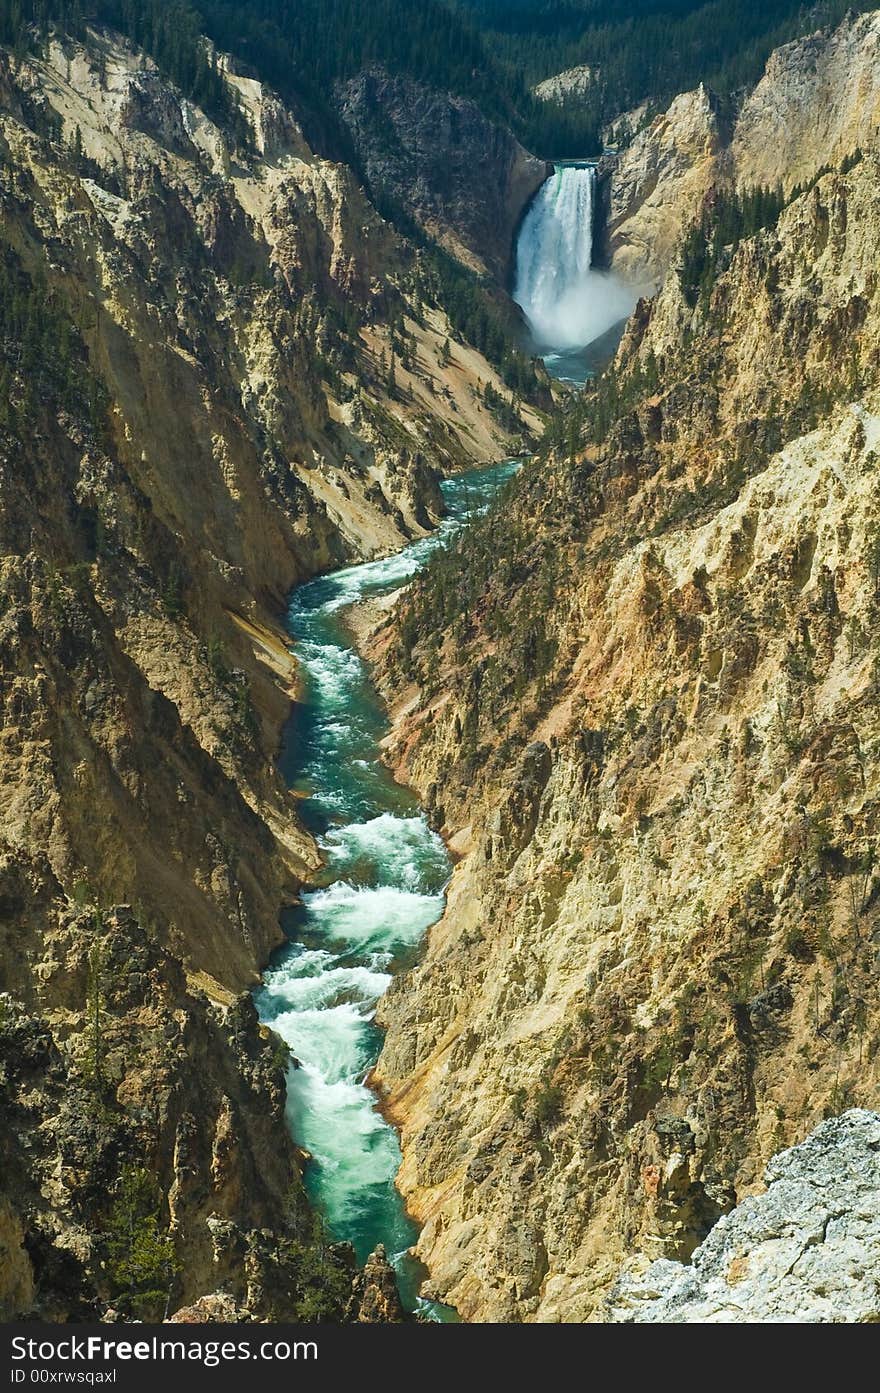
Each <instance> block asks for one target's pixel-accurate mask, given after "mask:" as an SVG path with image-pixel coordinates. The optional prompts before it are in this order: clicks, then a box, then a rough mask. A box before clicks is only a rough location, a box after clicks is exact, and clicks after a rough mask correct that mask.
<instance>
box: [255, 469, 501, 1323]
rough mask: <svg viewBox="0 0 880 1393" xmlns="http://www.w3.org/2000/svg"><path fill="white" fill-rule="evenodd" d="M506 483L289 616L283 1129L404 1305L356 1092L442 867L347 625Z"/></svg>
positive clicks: (328, 584) (394, 1152)
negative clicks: (296, 839)
mask: <svg viewBox="0 0 880 1393" xmlns="http://www.w3.org/2000/svg"><path fill="white" fill-rule="evenodd" d="M515 469H516V464H515V463H514V462H511V461H506V462H505V463H503V464H500V465H495V466H492V467H491V468H487V469H483V470H479V471H473V472H471V473H469V474H467V475H463V476H460V477H459V478H456V479H450V480H447V481H446V482H445V483H444V484H443V485H442V488H443V493H444V497H445V502H446V508H447V515H446V517H445V518H444V521H443V523H442V524H441V526H440V527H439V528H438V529H437V531H436V532H434V533H433V534H432V535H431V536H430V537H426V538H423V539H422V540H420V541H418V542H415V543H414V544H413V545H412V546H409V547H406V548H405V549H404V550H403V551H401V552H398V553H397V554H396V555H395V556H392V557H389V558H388V559H386V560H382V561H373V562H369V563H367V564H365V565H361V566H352V567H348V568H347V569H345V570H342V571H337V572H336V573H334V574H333V575H330V576H323V577H319V578H318V579H317V580H313V581H310V582H309V583H308V584H307V585H303V586H300V587H299V588H298V589H297V590H296V591H295V592H294V594H293V596H292V599H291V602H290V607H289V612H288V627H289V631H290V634H291V636H292V638H293V640H294V643H295V650H296V655H297V659H298V661H299V664H300V669H301V674H302V682H303V692H302V697H301V700H300V701H299V702H298V703H297V705H296V707H295V709H294V712H293V716H292V718H291V722H290V725H289V727H288V731H287V736H286V741H285V748H284V751H283V754H282V761H281V763H282V769H283V771H284V773H285V775H286V777H287V780H288V783H289V784H290V786H291V787H292V788H294V789H295V790H297V791H298V792H299V793H300V794H301V795H303V797H302V801H301V803H300V811H301V815H302V817H303V819H304V821H305V823H306V825H307V826H308V827H309V828H310V829H311V830H312V831H313V832H314V834H315V835H316V837H317V838H318V842H319V845H320V847H321V849H322V852H323V854H324V858H325V862H326V869H325V872H324V875H323V877H322V880H323V882H325V883H322V884H320V885H319V886H318V887H317V888H315V889H313V890H311V891H309V892H308V893H307V894H305V895H304V896H303V902H302V905H301V906H300V907H298V908H297V909H296V910H295V911H292V912H291V913H290V914H289V915H288V916H287V918H286V919H285V925H284V927H285V930H286V933H287V935H288V938H289V942H288V943H287V945H286V946H285V947H284V948H283V949H281V950H280V951H279V952H278V953H277V954H276V955H275V957H274V959H273V961H272V963H271V965H270V967H269V968H268V969H267V971H266V973H265V975H264V978H263V985H262V987H261V989H260V990H259V992H258V993H257V995H256V1002H257V1008H258V1010H259V1013H260V1016H261V1019H262V1020H263V1021H265V1022H266V1023H267V1024H268V1025H270V1026H271V1027H272V1029H273V1030H275V1031H277V1033H278V1034H279V1035H281V1036H282V1038H283V1039H284V1040H285V1041H286V1042H287V1044H288V1045H289V1046H290V1050H291V1053H292V1056H293V1060H292V1062H291V1067H290V1069H289V1072H288V1121H289V1125H290V1128H291V1131H292V1133H293V1136H294V1137H295V1138H296V1140H297V1141H298V1142H299V1143H300V1144H301V1145H303V1146H304V1147H306V1149H307V1150H308V1151H309V1152H310V1153H311V1155H312V1157H313V1160H312V1162H311V1163H310V1165H309V1167H308V1169H307V1173H306V1183H307V1186H308V1189H309V1193H310V1195H311V1197H312V1199H313V1201H314V1203H315V1204H316V1206H317V1207H318V1209H319V1210H320V1211H321V1213H322V1214H323V1215H324V1217H325V1219H326V1222H327V1226H328V1229H329V1231H330V1234H331V1235H332V1237H333V1238H335V1239H339V1240H348V1241H350V1242H351V1243H352V1244H353V1245H354V1248H355V1251H356V1253H357V1255H358V1259H359V1260H360V1261H363V1260H364V1258H366V1257H367V1255H368V1254H369V1253H370V1252H371V1251H372V1249H373V1248H374V1247H375V1246H376V1244H377V1243H383V1244H384V1245H385V1247H386V1250H387V1251H388V1253H389V1255H391V1257H392V1261H394V1263H395V1266H396V1267H397V1269H398V1276H399V1280H400V1285H401V1292H402V1295H403V1296H404V1299H405V1301H407V1303H408V1304H409V1305H411V1306H412V1305H415V1304H417V1301H416V1296H415V1285H416V1284H415V1275H414V1273H413V1271H412V1268H411V1265H409V1264H408V1263H407V1258H406V1254H407V1250H408V1249H409V1248H410V1247H411V1245H412V1244H413V1242H414V1241H415V1238H416V1236H417V1231H416V1229H415V1226H414V1224H413V1223H412V1221H411V1220H410V1219H409V1217H408V1216H407V1214H406V1211H405V1209H404V1207H403V1203H402V1201H401V1198H400V1195H399V1193H398V1191H397V1189H396V1188H395V1185H394V1178H395V1176H396V1174H397V1170H398V1167H399V1165H400V1150H399V1146H398V1142H397V1135H396V1133H395V1131H394V1130H393V1128H392V1127H390V1126H389V1125H388V1124H387V1123H386V1122H385V1120H384V1119H383V1117H382V1116H381V1114H380V1112H379V1111H378V1109H377V1107H376V1100H375V1097H374V1095H373V1094H372V1093H371V1091H370V1090H369V1088H368V1087H367V1086H366V1083H365V1078H366V1075H367V1074H368V1072H369V1070H370V1068H371V1067H372V1065H373V1064H374V1063H375V1061H376V1059H377V1057H378V1053H379V1048H380V1045H381V1037H380V1034H379V1031H378V1029H377V1028H376V1026H375V1024H374V1016H375V1009H376V1003H377V1001H378V999H379V997H380V996H381V995H382V994H383V992H384V991H385V990H386V988H387V987H388V985H389V983H390V981H391V977H392V973H393V972H394V970H395V969H396V968H397V967H398V966H400V965H404V964H406V963H407V962H408V961H411V960H412V957H413V954H414V952H415V950H416V949H417V947H418V944H419V943H420V941H421V939H422V937H423V936H424V933H425V931H426V929H428V928H429V926H430V925H431V924H433V923H434V922H435V921H436V920H437V919H438V918H439V917H440V915H441V914H442V912H443V904H444V894H443V892H444V887H445V884H446V881H447V879H448V877H449V872H450V866H449V861H448V858H447V855H446V850H445V848H444V846H443V843H442V841H441V840H440V838H439V837H438V836H437V835H436V834H435V833H433V832H432V831H431V829H430V828H429V827H428V824H427V821H426V820H425V817H424V815H423V814H422V812H421V810H420V809H419V807H418V804H417V802H416V800H415V798H414V797H413V795H412V794H411V793H409V792H408V791H407V790H405V789H402V788H400V787H399V786H398V785H397V784H395V782H394V781H393V779H392V778H391V776H390V774H389V773H388V771H387V770H386V769H385V767H384V766H383V765H382V763H381V761H380V759H379V742H380V740H381V739H382V737H383V735H384V734H385V731H386V723H385V716H384V712H383V710H382V707H381V704H380V702H379V700H378V697H377V696H376V694H375V692H374V690H373V688H372V686H371V683H370V680H369V676H368V674H367V671H366V669H365V667H364V664H363V663H362V662H361V660H360V658H359V657H358V655H357V653H356V652H355V651H354V649H353V648H352V645H351V641H350V639H349V637H348V635H347V632H346V629H345V626H344V622H343V618H342V615H341V611H342V610H344V609H345V608H347V607H348V606H350V605H352V604H354V603H356V602H357V601H359V600H363V599H365V598H367V597H368V596H374V595H382V594H386V593H388V592H389V591H391V590H394V589H396V588H397V587H398V586H400V585H401V584H402V583H404V582H405V581H406V580H408V579H409V578H410V577H411V576H413V575H414V574H415V573H416V571H418V570H419V569H420V568H421V567H422V566H423V565H424V563H425V561H426V560H427V559H428V557H429V556H430V554H431V552H432V551H433V550H434V549H435V548H436V547H437V546H439V545H441V544H442V543H443V542H444V541H445V540H447V539H448V538H449V536H450V535H451V533H452V532H454V531H455V530H456V529H457V528H459V527H460V526H461V525H462V524H463V522H465V521H466V520H467V518H468V516H470V515H472V514H473V513H475V512H479V511H482V510H483V509H484V508H485V507H486V506H488V502H489V500H490V499H491V497H492V496H493V495H494V493H495V492H496V491H497V489H498V488H499V487H500V486H501V484H503V483H504V482H505V481H506V480H507V479H508V478H510V476H511V475H512V474H513V472H514V471H515ZM428 1313H429V1314H431V1312H430V1311H429V1312H428ZM435 1314H436V1312H435Z"/></svg>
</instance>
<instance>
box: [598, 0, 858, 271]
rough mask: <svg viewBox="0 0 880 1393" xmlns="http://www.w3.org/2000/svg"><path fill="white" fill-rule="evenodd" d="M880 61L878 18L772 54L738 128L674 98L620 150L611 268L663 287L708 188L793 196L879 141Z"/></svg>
mask: <svg viewBox="0 0 880 1393" xmlns="http://www.w3.org/2000/svg"><path fill="white" fill-rule="evenodd" d="M878 55H880V14H877V13H874V14H868V15H860V16H850V17H848V18H847V19H845V20H844V21H843V22H842V23H841V25H840V26H839V27H838V28H837V29H835V30H821V31H819V32H817V33H815V34H812V35H810V36H808V37H807V38H804V39H798V40H796V41H795V42H794V43H791V44H787V45H785V46H784V47H783V48H780V49H778V50H777V51H776V52H775V53H773V54H772V55H771V57H770V58H769V60H768V62H767V67H766V70H765V72H764V75H763V77H762V78H761V80H760V82H759V83H758V84H757V86H756V87H755V89H754V91H753V92H751V93H750V95H749V96H748V97H747V98H746V100H745V102H744V103H743V106H742V108H741V110H740V112H739V114H738V116H737V118H736V121H735V124H734V126H733V129H732V131H730V130H726V129H724V128H723V123H719V118H718V116H717V114H716V111H715V104H714V102H713V99H712V98H711V96H710V95H709V94H708V93H707V92H706V90H705V89H704V88H702V87H700V88H698V89H697V91H695V92H688V93H685V94H683V95H681V96H678V97H676V98H675V100H674V101H673V102H672V104H671V105H670V107H669V109H668V110H667V111H666V112H664V113H663V114H662V115H659V116H657V117H655V119H654V120H653V121H652V122H650V124H649V125H647V126H646V127H645V128H644V129H642V130H640V131H639V133H638V134H636V135H635V136H634V137H633V138H632V139H631V140H629V141H628V142H627V143H626V144H625V145H624V147H623V149H622V150H621V153H620V156H619V160H618V166H617V169H616V171H615V172H614V173H613V175H612V177H611V180H610V184H609V186H608V193H607V194H606V210H605V211H606V217H607V240H606V246H605V249H604V251H605V256H606V258H607V259H608V260H609V261H610V264H611V265H612V266H613V268H614V270H615V271H617V272H618V273H619V274H620V275H622V276H624V277H625V278H626V279H628V280H631V281H632V282H634V283H635V284H639V285H643V284H651V283H653V284H654V285H657V284H659V282H660V281H662V279H663V277H664V275H665V273H666V270H667V268H668V267H669V265H670V263H671V261H672V259H673V257H674V255H675V252H676V250H677V248H678V245H679V243H680V241H681V237H682V233H683V232H684V230H685V229H686V228H688V227H689V226H690V225H692V223H693V222H694V221H696V219H697V218H698V217H699V215H700V213H701V211H702V208H703V205H704V202H705V200H706V198H707V197H708V196H710V194H711V191H712V189H713V188H715V187H719V186H720V187H730V186H732V185H736V186H738V187H740V188H742V189H754V188H760V187H767V188H776V187H777V186H781V187H782V188H784V189H785V190H786V192H790V191H791V190H792V189H793V188H794V187H795V186H796V185H798V184H801V185H803V184H806V183H807V182H808V181H809V180H811V179H813V178H814V177H815V176H816V174H817V173H818V171H819V170H821V169H824V168H836V167H837V166H838V165H839V164H840V163H841V161H842V160H843V159H844V158H845V157H846V156H847V155H851V154H852V152H853V151H854V150H856V149H857V148H859V147H863V148H865V149H870V148H871V147H872V146H873V145H875V144H876V132H877V127H878V121H880V76H878V74H880V61H878ZM623 124H624V122H623V121H621V122H620V123H619V125H621V126H623ZM637 124H638V123H637Z"/></svg>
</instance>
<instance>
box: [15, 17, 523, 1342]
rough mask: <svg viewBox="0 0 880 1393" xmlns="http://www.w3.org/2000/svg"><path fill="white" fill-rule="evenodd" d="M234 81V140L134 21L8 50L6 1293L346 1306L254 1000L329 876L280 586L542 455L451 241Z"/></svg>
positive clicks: (52, 1299) (29, 1306) (426, 517)
mask: <svg viewBox="0 0 880 1393" xmlns="http://www.w3.org/2000/svg"><path fill="white" fill-rule="evenodd" d="M223 71H225V73H226V80H227V82H228V84H229V85H230V87H231V88H232V89H234V91H235V92H236V93H237V98H238V102H239V105H240V120H239V122H238V124H237V125H236V126H234V127H233V126H230V127H228V128H227V127H226V126H224V125H222V124H221V125H218V124H216V123H215V122H214V121H213V120H212V119H210V118H209V117H208V115H206V113H205V112H204V111H202V110H201V109H199V108H198V107H197V106H195V105H193V103H192V102H190V101H187V100H186V99H184V98H183V97H182V96H181V95H180V93H179V92H177V91H176V90H175V89H174V88H173V87H172V86H170V85H169V84H168V83H167V82H166V81H165V80H164V79H163V78H162V77H161V75H160V74H159V72H158V71H157V70H156V68H155V67H154V66H153V64H152V63H151V61H150V60H148V59H147V58H146V57H145V56H144V55H143V54H141V53H139V52H137V51H134V50H132V49H131V48H130V47H128V46H127V45H126V44H125V43H123V42H122V41H121V40H118V39H116V38H115V37H114V36H112V35H110V34H92V35H91V37H90V38H89V40H88V42H87V43H85V44H83V43H73V42H67V41H62V40H61V39H60V38H58V37H55V38H53V39H52V40H51V42H50V43H49V45H48V47H47V50H46V52H45V54H43V55H42V56H39V55H36V56H31V57H13V56H12V55H11V54H10V53H7V52H0V99H2V109H0V150H2V161H0V207H2V238H0V242H2V245H0V262H2V265H0V302H2V305H0V308H2V316H3V319H2V325H3V329H2V343H0V348H2V354H0V358H2V361H0V376H2V404H0V417H2V419H0V470H2V509H0V676H2V681H0V703H2V731H3V734H2V740H3V747H2V758H0V993H2V995H0V1039H2V1044H3V1058H4V1063H5V1070H6V1072H5V1074H4V1075H3V1085H2V1087H3V1093H2V1106H3V1109H4V1126H3V1140H2V1143H0V1146H2V1161H0V1169H2V1173H3V1182H4V1184H3V1208H2V1215H3V1219H2V1238H0V1242H2V1245H3V1261H2V1262H0V1310H2V1312H3V1314H4V1315H8V1314H11V1313H15V1312H19V1313H27V1312H34V1311H35V1312H39V1313H42V1314H44V1315H54V1316H56V1317H58V1318H63V1317H65V1316H66V1315H76V1316H79V1317H82V1316H84V1315H92V1316H95V1315H98V1314H100V1313H101V1312H102V1311H103V1310H104V1309H105V1308H106V1307H107V1305H108V1303H113V1302H117V1303H118V1302H122V1307H123V1310H124V1311H127V1312H128V1314H132V1306H131V1301H132V1300H133V1299H135V1297H133V1296H132V1293H135V1295H136V1300H137V1301H138V1302H140V1303H141V1305H140V1306H138V1307H136V1310H137V1311H141V1312H142V1313H143V1312H147V1313H152V1314H154V1315H155V1314H157V1313H158V1314H161V1313H162V1310H163V1309H165V1307H166V1305H167V1306H168V1307H169V1308H170V1309H173V1308H174V1306H175V1305H177V1304H180V1303H181V1302H193V1301H197V1300H198V1299H200V1298H201V1297H202V1296H204V1295H206V1294H207V1293H210V1292H211V1291H212V1290H213V1288H214V1286H215V1285H217V1284H220V1285H221V1286H223V1288H224V1290H225V1292H226V1294H227V1297H228V1298H229V1299H230V1300H234V1301H237V1302H239V1303H240V1305H241V1306H242V1309H245V1310H248V1311H250V1312H251V1313H252V1314H262V1315H274V1316H276V1317H285V1316H286V1317H288V1318H290V1317H295V1316H297V1315H300V1316H302V1317H303V1318H311V1317H313V1316H317V1315H322V1314H323V1315H324V1316H332V1317H334V1318H341V1316H342V1314H343V1313H344V1311H345V1309H346V1302H347V1301H348V1300H349V1299H350V1294H351V1291H350V1289H351V1276H352V1273H351V1271H349V1270H348V1268H347V1267H346V1262H347V1261H348V1260H347V1259H346V1258H345V1256H344V1255H342V1256H341V1257H340V1256H339V1255H338V1254H337V1256H336V1257H328V1256H327V1250H326V1246H325V1245H324V1243H323V1240H322V1239H321V1235H320V1232H319V1229H318V1227H316V1223H315V1220H314V1218H313V1216H312V1215H311V1214H310V1213H309V1210H308V1207H307V1206H306V1204H305V1200H304V1195H303V1191H302V1185H301V1181H300V1161H299V1160H298V1158H297V1155H296V1153H295V1151H294V1148H293V1145H292V1143H291V1142H290V1141H289V1139H288V1136H287V1133H286V1130H285V1127H284V1119H283V1107H284V1083H283V1080H284V1066H285V1058H284V1052H283V1050H282V1049H281V1048H280V1046H279V1042H277V1041H275V1040H273V1039H272V1038H271V1037H270V1036H269V1035H268V1034H267V1032H265V1031H261V1030H260V1029H259V1027H258V1024H257V1020H256V1016H255V1013H254V1010H253V1007H252V1005H251V1004H250V999H249V997H248V996H247V995H241V993H243V992H246V990H247V989H248V988H250V987H251V986H252V985H253V984H254V982H255V981H256V980H257V976H258V972H259V970H260V968H261V966H262V965H263V964H264V963H265V961H266V959H267V956H268V954H269V953H270V951H271V949H272V948H273V947H274V946H275V945H276V944H277V943H278V942H279V941H280V938H281V934H280V929H279V924H278V914H279V909H280V907H281V906H282V905H283V904H284V903H290V902H291V901H292V899H293V898H294V897H295V895H296V893H297V891H298V888H299V886H300V885H301V883H302V880H303V878H304V876H306V875H307V874H308V873H309V872H310V871H311V870H313V869H314V868H315V866H316V864H317V860H318V857H317V852H316V848H315V846H314V843H313V842H312V839H311V838H310V836H308V835H307V834H306V832H305V831H304V829H303V828H302V826H301V824H300V822H299V820H298V818H297V815H296V808H295V802H294V800H293V798H292V797H291V795H290V794H289V793H288V791H287V790H286V788H285V787H284V784H283V781H282V779H281V777H280V775H279V774H278V772H277V770H276V768H275V754H276V751H277V747H278V742H279V738H280V730H281V726H282V724H283V721H284V719H285V717H286V715H287V712H288V710H289V703H290V697H291V695H292V694H293V692H294V690H295V682H296V670H295V660H294V657H293V656H292V655H291V653H290V651H289V648H288V643H287V640H286V638H285V635H284V632H283V628H282V626H281V615H282V610H283V604H284V599H285V596H286V594H287V592H288V590H289V589H290V587H291V586H292V585H293V584H295V583H296V582H298V581H301V580H303V579H304V578H306V577H308V576H309V575H312V574H314V573H315V572H316V571H318V570H320V569H322V568H326V567H329V566H333V565H338V564H340V563H343V562H345V561H347V560H353V559H358V558H362V557H369V556H374V555H377V554H381V553H383V552H386V551H388V550H393V549H396V548H397V547H399V546H400V545H402V544H403V543H404V542H405V541H406V540H408V539H410V538H412V537H413V536H418V535H421V534H422V533H423V532H424V531H425V529H427V528H428V527H429V526H431V525H432V522H433V520H434V519H435V518H436V515H437V511H438V508H439V506H440V499H439V491H438V487H437V478H438V474H439V473H440V472H444V471H449V470H452V469H455V468H458V467H461V466H463V465H467V464H471V463H474V462H477V461H483V460H488V459H494V458H496V457H497V456H498V455H499V454H504V453H506V452H507V451H508V450H509V449H510V447H511V443H512V438H511V435H510V434H509V430H508V429H507V428H505V427H504V426H502V425H501V424H499V422H498V421H497V420H496V419H495V418H494V417H493V416H492V414H491V412H490V411H489V410H488V409H487V408H486V406H485V405H484V403H483V399H482V389H483V387H484V385H485V384H487V383H488V384H491V385H494V387H495V388H496V389H498V391H499V392H500V391H501V390H502V389H503V384H502V383H501V382H500V380H499V378H498V376H497V374H496V373H495V372H494V370H493V369H492V368H491V366H490V365H489V364H488V363H487V362H486V361H485V360H484V359H483V358H481V357H480V355H479V354H478V353H477V352H476V351H475V350H473V349H472V348H471V347H470V346H469V345H468V344H467V343H466V342H464V341H463V340H461V339H457V338H456V335H455V333H454V332H453V329H452V326H451V325H450V323H449V321H448V319H447V317H446V314H445V312H444V310H443V308H442V306H441V303H440V301H439V300H438V298H437V295H436V288H435V287H434V285H433V282H432V281H431V276H430V271H429V269H428V268H427V266H426V264H425V263H424V260H423V258H422V256H421V253H419V252H418V251H417V250H416V249H415V248H414V247H413V246H412V245H410V244H409V243H408V242H407V241H406V240H405V239H403V238H402V237H401V236H400V235H399V234H398V233H396V232H394V231H393V230H392V229H391V228H390V227H389V226H388V225H387V224H386V223H385V222H384V221H383V219H382V218H381V217H380V216H379V214H378V213H377V212H376V210H375V209H374V207H373V206H372V205H371V204H370V202H369V201H368V199H367V197H366V195H365V194H364V192H363V190H362V188H361V187H360V185H359V184H358V182H357V180H356V178H355V176H354V175H353V173H352V172H351V171H350V170H349V169H347V168H345V167H344V166H341V165H336V164H331V163H328V162H325V161H322V160H319V159H317V158H316V157H315V156H314V155H313V154H312V152H311V151H310V150H309V148H308V146H307V144H306V142H305V140H304V138H303V135H302V132H301V131H300V129H299V127H298V126H297V124H296V121H295V120H294V118H293V117H292V116H291V114H290V113H289V112H288V111H287V110H286V109H285V108H284V106H283V105H282V104H281V102H280V101H279V100H278V99H277V98H276V97H275V96H274V95H273V94H272V93H271V92H270V91H268V90H266V89H265V88H263V87H262V86H261V85H260V84H259V83H258V82H257V81H256V80H254V79H253V78H252V77H244V76H241V75H239V74H238V73H237V72H236V71H235V69H234V68H233V66H232V65H230V64H224V66H223ZM453 395H454V397H455V401H454V403H453ZM505 419H506V421H507V425H508V427H510V426H511V425H512V426H513V429H514V430H515V431H516V432H517V433H519V431H520V430H527V429H528V427H529V419H528V418H526V419H523V420H522V421H521V420H519V419H518V418H517V417H516V413H513V416H512V417H511V416H510V414H508V415H507V416H506V417H505ZM531 424H532V425H534V424H536V418H534V417H532V418H531ZM135 1222H136V1223H137V1224H140V1225H143V1229H144V1233H145V1234H146V1235H147V1236H148V1237H149V1250H150V1252H151V1253H152V1254H153V1258H154V1260H155V1262H154V1267H155V1270H153V1271H145V1272H142V1273H140V1274H139V1275H137V1276H136V1277H131V1274H128V1277H127V1278H124V1277H123V1276H122V1275H121V1272H122V1269H121V1268H120V1269H118V1271H117V1268H115V1267H114V1261H113V1259H112V1253H111V1249H112V1244H113V1233H114V1225H115V1226H116V1228H117V1229H118V1228H119V1226H120V1225H125V1224H128V1223H135ZM340 1264H341V1266H340ZM349 1267H350V1264H349ZM114 1271H116V1272H117V1276H116V1277H114V1275H113V1274H114ZM159 1288H161V1290H158V1289H159ZM138 1292H139V1293H140V1294H139V1295H137V1293H138ZM126 1303H128V1304H127V1305H126Z"/></svg>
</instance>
